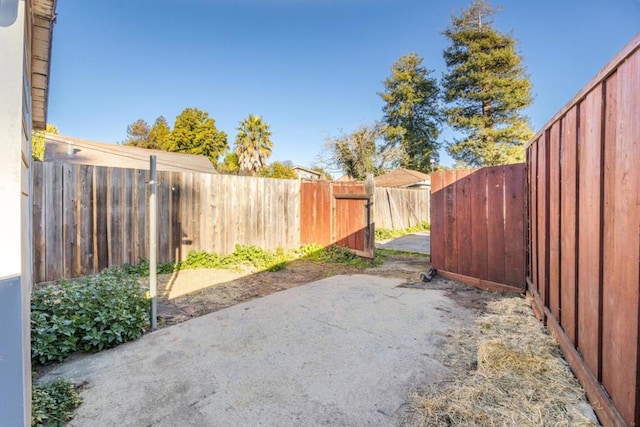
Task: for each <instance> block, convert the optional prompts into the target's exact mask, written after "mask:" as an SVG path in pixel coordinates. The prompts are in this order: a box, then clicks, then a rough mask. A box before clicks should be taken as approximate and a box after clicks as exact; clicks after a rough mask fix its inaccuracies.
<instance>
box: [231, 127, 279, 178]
mask: <svg viewBox="0 0 640 427" xmlns="http://www.w3.org/2000/svg"><path fill="white" fill-rule="evenodd" d="M270 137H271V131H270V130H269V123H267V122H263V121H262V117H260V116H254V115H252V114H249V117H248V118H247V119H245V120H243V121H241V122H240V127H239V128H238V135H237V136H236V154H238V161H239V163H240V172H241V173H246V174H249V175H252V176H255V175H256V174H257V173H258V171H259V170H260V169H262V168H263V167H264V166H266V165H267V159H268V158H269V156H270V155H271V147H273V142H271V139H270Z"/></svg>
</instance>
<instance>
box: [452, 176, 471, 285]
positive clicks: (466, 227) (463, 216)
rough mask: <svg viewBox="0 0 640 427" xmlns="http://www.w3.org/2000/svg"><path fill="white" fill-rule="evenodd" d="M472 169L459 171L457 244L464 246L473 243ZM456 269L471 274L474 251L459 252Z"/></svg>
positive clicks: (457, 185)
mask: <svg viewBox="0 0 640 427" xmlns="http://www.w3.org/2000/svg"><path fill="white" fill-rule="evenodd" d="M470 172H471V171H459V173H458V176H457V179H458V181H457V183H456V186H455V189H456V240H457V242H456V245H457V247H458V248H463V247H465V246H466V245H469V244H472V240H471V237H472V229H471V222H472V216H473V211H472V210H471V197H470V196H471V178H469V177H468V174H469V173H470ZM456 258H457V266H456V270H455V271H457V272H459V273H460V274H464V275H465V276H470V275H471V272H472V268H471V267H472V251H459V253H458V254H457V257H456Z"/></svg>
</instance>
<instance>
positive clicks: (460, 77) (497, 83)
mask: <svg viewBox="0 0 640 427" xmlns="http://www.w3.org/2000/svg"><path fill="white" fill-rule="evenodd" d="M496 12H497V11H496V9H495V8H493V7H492V6H491V5H490V4H489V3H488V2H487V1H486V0H474V1H473V3H471V5H470V6H469V8H467V9H463V10H462V11H461V12H460V14H459V15H454V16H452V17H451V23H450V24H449V27H448V28H447V29H446V30H445V31H444V35H445V36H446V37H447V38H448V39H449V42H450V45H449V47H448V48H447V49H446V50H445V51H444V59H445V62H446V65H447V72H446V73H445V75H444V79H443V87H444V91H445V92H444V98H445V101H446V102H447V103H448V107H447V108H446V109H445V114H446V117H447V120H448V122H449V124H450V125H451V127H452V128H453V129H455V130H457V131H460V132H462V133H463V134H465V136H464V137H463V138H461V139H457V140H455V141H453V142H452V143H451V144H449V146H448V147H447V150H448V152H449V153H450V154H451V156H452V157H453V158H454V159H456V160H458V161H462V162H464V163H467V164H469V165H471V166H489V165H499V164H506V163H513V162H518V161H522V160H523V159H524V149H523V146H524V143H525V142H526V141H527V140H528V139H530V138H531V137H532V136H533V132H532V131H531V129H530V127H529V124H528V120H527V118H526V117H525V116H524V115H522V113H521V110H522V109H524V108H526V107H527V106H529V105H530V104H531V102H532V97H531V82H530V81H529V78H528V76H527V74H526V71H525V68H524V66H523V64H522V58H521V56H520V54H519V53H518V51H517V50H516V40H515V39H514V38H513V36H512V35H510V34H503V33H501V32H499V31H497V30H496V29H495V28H493V18H494V16H495V14H496Z"/></svg>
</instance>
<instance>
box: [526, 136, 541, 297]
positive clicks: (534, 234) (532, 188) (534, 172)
mask: <svg viewBox="0 0 640 427" xmlns="http://www.w3.org/2000/svg"><path fill="white" fill-rule="evenodd" d="M538 147H539V144H538V143H537V142H536V143H534V144H533V145H530V146H529V148H527V150H528V151H529V153H530V154H529V159H530V164H529V168H528V169H529V176H530V178H529V179H530V180H529V182H530V185H529V194H530V202H529V226H530V227H531V241H530V242H529V256H530V259H531V282H532V284H533V287H534V288H535V289H536V291H538V293H539V292H540V290H539V289H538V285H539V283H540V281H539V278H538V262H539V257H538V238H539V234H538V233H539V230H538V216H539V215H540V213H539V211H538Z"/></svg>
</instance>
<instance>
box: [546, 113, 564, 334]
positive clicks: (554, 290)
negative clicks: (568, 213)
mask: <svg viewBox="0 0 640 427" xmlns="http://www.w3.org/2000/svg"><path fill="white" fill-rule="evenodd" d="M550 136H551V139H550V144H549V240H548V245H549V305H548V307H549V309H550V310H551V312H552V313H553V315H554V316H555V317H556V319H557V320H558V322H562V319H561V315H560V304H561V303H560V288H561V284H560V270H561V268H562V266H561V265H560V234H561V232H562V230H561V229H560V204H561V201H560V185H561V184H560V150H561V147H560V145H561V140H560V123H559V122H556V123H554V124H553V126H551V134H550Z"/></svg>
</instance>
